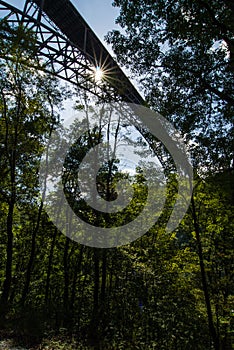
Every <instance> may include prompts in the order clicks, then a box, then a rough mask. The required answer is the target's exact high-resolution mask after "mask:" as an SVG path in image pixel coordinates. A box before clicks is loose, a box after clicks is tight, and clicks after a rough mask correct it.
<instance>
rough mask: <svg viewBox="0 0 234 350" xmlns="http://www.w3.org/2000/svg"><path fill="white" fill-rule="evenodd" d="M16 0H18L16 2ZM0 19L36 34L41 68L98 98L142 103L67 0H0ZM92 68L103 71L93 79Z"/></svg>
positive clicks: (124, 76)
mask: <svg viewBox="0 0 234 350" xmlns="http://www.w3.org/2000/svg"><path fill="white" fill-rule="evenodd" d="M19 2H20V1H19ZM0 19H1V20H4V19H5V20H7V22H8V23H9V24H10V25H12V26H19V25H22V24H23V25H24V26H25V27H26V28H27V29H29V30H31V31H33V32H35V33H36V59H37V60H38V62H41V61H44V65H43V66H44V67H45V70H46V71H48V72H52V74H54V75H55V76H57V77H59V78H62V79H64V80H66V81H67V82H70V83H72V84H75V85H76V86H77V87H78V88H79V89H81V90H82V89H83V90H86V91H88V92H90V93H92V94H93V95H96V96H97V97H98V98H99V99H102V100H105V101H110V100H112V101H113V100H122V101H125V102H132V103H136V104H144V100H143V98H142V96H141V95H140V94H139V92H138V91H137V90H136V89H135V87H134V86H133V85H132V84H131V82H130V81H129V79H128V78H127V77H126V75H125V74H124V73H123V71H122V70H121V69H120V67H119V66H118V65H117V63H116V61H115V60H114V59H113V58H112V57H111V55H110V54H109V52H108V51H107V50H106V48H105V47H104V45H103V44H102V43H101V41H100V40H99V39H98V37H97V36H96V35H95V33H94V32H93V31H92V29H91V28H90V27H89V25H88V24H87V23H86V21H85V20H84V19H83V17H82V16H81V15H80V13H79V12H78V10H77V9H76V8H75V7H74V5H73V4H72V2H71V1H69V0H25V2H24V7H23V8H20V6H19V7H15V6H12V5H10V4H9V3H7V2H6V1H2V0H0ZM95 69H101V70H102V71H103V78H102V80H101V81H95V79H94V72H95Z"/></svg>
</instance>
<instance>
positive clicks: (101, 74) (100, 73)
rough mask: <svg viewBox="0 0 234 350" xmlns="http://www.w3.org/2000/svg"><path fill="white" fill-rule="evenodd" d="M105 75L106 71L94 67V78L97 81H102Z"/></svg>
mask: <svg viewBox="0 0 234 350" xmlns="http://www.w3.org/2000/svg"><path fill="white" fill-rule="evenodd" d="M103 77H104V72H103V70H102V69H101V68H100V67H99V66H97V67H95V68H94V80H95V83H97V84H98V83H101V81H102V79H103Z"/></svg>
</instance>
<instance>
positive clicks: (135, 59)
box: [106, 0, 234, 349]
mask: <svg viewBox="0 0 234 350" xmlns="http://www.w3.org/2000/svg"><path fill="white" fill-rule="evenodd" d="M114 6H119V7H120V16H119V17H118V18H117V23H119V24H120V26H121V27H122V28H123V29H124V31H122V32H121V33H120V32H119V31H112V32H111V33H109V34H108V35H107V37H106V39H107V41H108V43H111V44H112V45H113V49H114V52H115V53H116V55H117V59H118V60H119V61H120V62H121V63H122V64H124V65H125V66H127V67H128V68H130V69H131V71H132V73H133V76H134V74H135V75H136V76H138V75H139V73H140V75H141V77H140V83H141V86H142V88H143V89H144V92H145V95H146V98H147V101H148V103H149V105H150V106H151V107H152V108H154V109H155V110H156V111H158V112H160V113H161V114H162V115H164V116H165V117H166V118H168V119H169V120H170V121H172V122H173V123H174V125H175V126H176V127H177V128H178V129H179V130H180V131H181V132H182V134H183V136H184V140H185V141H186V142H187V145H188V149H189V150H190V153H191V155H192V162H193V166H194V168H195V173H196V174H197V173H198V174H199V175H203V176H204V177H207V175H208V174H209V173H211V172H217V173H218V172H219V173H221V172H222V174H223V173H225V174H229V175H230V173H231V171H232V169H233V142H232V136H231V135H232V132H233V122H232V117H233V107H234V90H233V75H234V40H233V34H234V26H233V21H232V17H233V13H234V12H233V10H234V9H233V5H232V4H231V2H229V1H224V2H222V3H221V4H220V2H219V1H216V0H213V1H209V2H208V1H206V0H196V1H183V0H177V1H170V0H168V1H161V0H158V1H126V0H116V1H114ZM227 178H228V177H227V176H225V177H224V179H227ZM213 190H214V187H213ZM192 208H193V225H194V229H195V232H196V243H197V247H198V255H199V260H200V269H201V278H202V284H203V290H204V295H205V299H206V307H207V314H208V322H209V328H210V334H211V335H212V338H213V343H214V346H215V349H220V346H221V345H220V338H219V334H218V333H219V327H218V326H216V327H215V325H214V321H213V319H214V317H213V315H212V313H213V312H214V311H213V309H212V305H211V304H212V302H211V300H212V294H213V292H211V291H210V281H209V276H208V274H207V273H206V261H205V252H204V250H205V248H204V247H203V244H204V241H203V237H202V231H201V229H200V226H199V224H198V221H199V220H198V218H197V203H196V202H195V201H194V197H193V198H192ZM227 212H228V209H227ZM205 215H206V220H207V221H206V223H207V222H209V220H210V219H211V213H210V212H209V211H206V212H205ZM219 229H220V225H219V223H217V230H219ZM217 260H218V258H217Z"/></svg>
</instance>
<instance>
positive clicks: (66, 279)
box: [63, 237, 70, 319]
mask: <svg viewBox="0 0 234 350" xmlns="http://www.w3.org/2000/svg"><path fill="white" fill-rule="evenodd" d="M69 245H70V239H69V238H68V237H66V243H65V248H64V255H63V266H64V291H63V307H64V312H65V315H64V317H65V319H66V313H67V311H68V310H67V309H68V298H69V267H68V250H69Z"/></svg>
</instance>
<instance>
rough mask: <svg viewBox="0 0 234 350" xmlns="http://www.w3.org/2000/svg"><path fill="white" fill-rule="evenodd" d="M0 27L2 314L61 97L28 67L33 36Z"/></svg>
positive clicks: (33, 229)
mask: <svg viewBox="0 0 234 350" xmlns="http://www.w3.org/2000/svg"><path fill="white" fill-rule="evenodd" d="M0 25H1V28H0V29H1V50H2V51H1V59H0V68H1V71H0V74H1V76H0V94H1V95H0V116H1V118H0V124H1V140H0V147H1V159H0V167H1V169H2V172H1V177H2V179H1V180H2V184H3V186H2V189H1V202H2V203H5V215H6V236H7V249H6V252H7V258H6V272H5V279H4V283H3V291H2V295H1V308H2V315H4V313H5V311H6V310H7V305H8V301H9V296H10V291H11V284H12V267H13V258H14V257H13V251H14V240H15V237H14V236H15V234H14V232H15V231H16V230H17V229H16V227H17V226H20V225H25V224H26V222H23V221H24V220H23V215H22V212H23V211H25V210H27V209H28V208H29V207H30V209H31V211H34V210H35V207H36V205H37V203H38V200H39V198H38V196H39V188H38V175H37V173H38V167H39V163H40V157H41V154H42V150H43V146H44V142H45V140H46V137H48V135H49V134H50V132H51V130H52V129H53V128H54V127H55V125H56V123H58V115H57V112H56V107H59V106H60V105H61V101H62V96H63V95H62V94H61V93H60V92H59V91H58V89H57V87H56V84H57V83H56V82H55V80H54V79H53V78H51V76H49V75H45V74H44V73H42V72H41V73H40V72H38V71H36V70H35V69H34V68H30V66H31V65H32V63H33V59H32V57H33V55H34V50H35V40H34V36H33V34H32V33H30V32H27V31H25V30H24V28H23V27H18V28H11V27H9V26H8V24H7V23H5V22H1V23H0ZM30 63H31V65H30ZM34 63H35V62H34ZM34 65H35V64H34ZM40 68H41V67H39V66H38V69H40ZM42 206H43V204H42V202H41V204H40V206H39V210H38V211H37V214H36V217H37V219H36V224H35V225H34V226H32V225H31V227H30V228H29V230H31V233H32V238H31V239H32V241H31V254H30V258H29V262H28V268H27V274H26V281H25V288H24V291H23V300H25V298H26V295H27V292H28V287H29V283H30V274H31V269H32V265H33V260H34V258H35V236H36V234H37V232H38V229H39V225H40V220H41V212H42ZM17 216H18V217H19V219H18V220H16V217H17ZM20 218H21V219H20ZM20 221H21V223H20ZM4 310H5V311H4Z"/></svg>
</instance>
